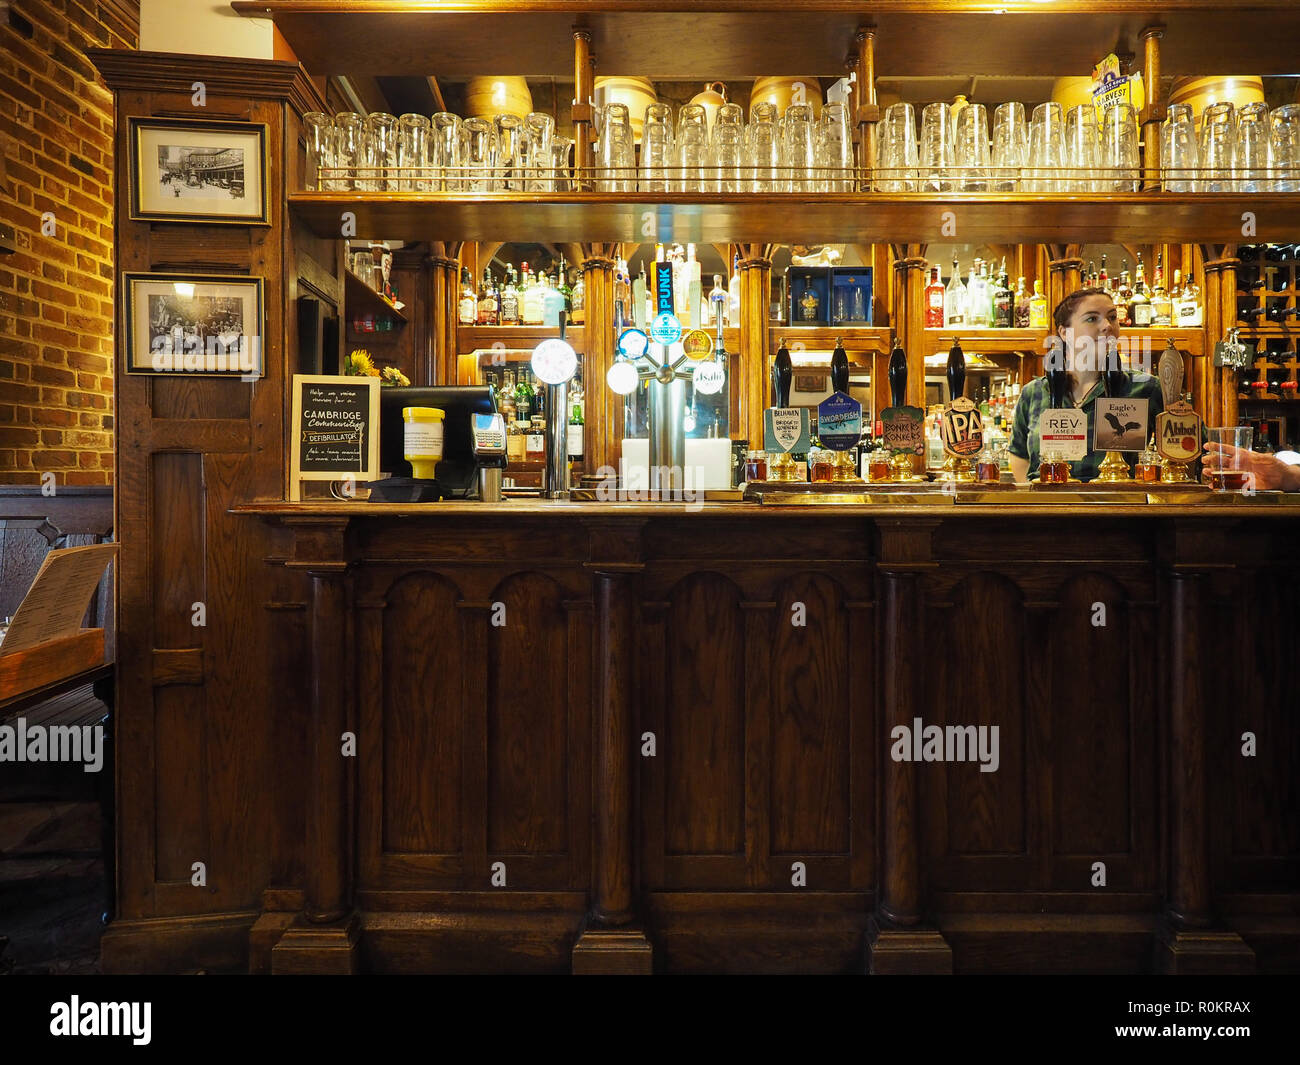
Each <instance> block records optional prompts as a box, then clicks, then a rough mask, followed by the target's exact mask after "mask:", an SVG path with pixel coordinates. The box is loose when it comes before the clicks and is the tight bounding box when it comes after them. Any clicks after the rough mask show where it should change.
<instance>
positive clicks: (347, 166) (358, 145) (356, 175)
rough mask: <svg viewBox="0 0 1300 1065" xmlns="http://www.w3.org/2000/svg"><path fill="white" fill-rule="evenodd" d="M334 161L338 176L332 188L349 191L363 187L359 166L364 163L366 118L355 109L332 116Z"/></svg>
mask: <svg viewBox="0 0 1300 1065" xmlns="http://www.w3.org/2000/svg"><path fill="white" fill-rule="evenodd" d="M334 162H335V165H336V166H337V167H338V176H337V177H336V178H335V179H334V183H333V185H334V189H335V191H340V192H350V191H352V190H353V189H365V188H368V187H369V186H367V185H364V184H362V178H361V168H362V167H363V166H365V165H366V120H365V118H364V117H363V116H361V115H359V114H357V113H356V112H355V111H340V112H339V113H338V114H337V115H335V116H334Z"/></svg>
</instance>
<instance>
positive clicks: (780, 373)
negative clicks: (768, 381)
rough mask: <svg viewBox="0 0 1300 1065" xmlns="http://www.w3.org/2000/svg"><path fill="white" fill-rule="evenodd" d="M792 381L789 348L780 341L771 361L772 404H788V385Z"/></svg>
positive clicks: (783, 405) (792, 368) (792, 365)
mask: <svg viewBox="0 0 1300 1065" xmlns="http://www.w3.org/2000/svg"><path fill="white" fill-rule="evenodd" d="M793 383H794V362H793V361H792V360H791V358H790V349H789V348H787V347H786V346H785V341H784V340H783V341H781V346H780V348H778V349H777V352H776V359H775V361H773V363H772V403H773V406H776V407H781V408H783V409H784V408H785V407H788V406H790V386H791V385H792V384H793Z"/></svg>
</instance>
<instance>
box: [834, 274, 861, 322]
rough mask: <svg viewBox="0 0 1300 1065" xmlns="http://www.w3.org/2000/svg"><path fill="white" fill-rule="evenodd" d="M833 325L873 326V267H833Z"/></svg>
mask: <svg viewBox="0 0 1300 1065" xmlns="http://www.w3.org/2000/svg"><path fill="white" fill-rule="evenodd" d="M828 313H829V314H830V324H831V325H870V324H871V267H869V266H833V267H831V306H830V311H829V312H828Z"/></svg>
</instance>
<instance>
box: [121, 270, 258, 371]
mask: <svg viewBox="0 0 1300 1065" xmlns="http://www.w3.org/2000/svg"><path fill="white" fill-rule="evenodd" d="M122 293H123V313H124V318H125V322H124V324H125V326H126V329H125V340H124V344H125V349H124V358H123V367H124V369H125V372H126V373H128V374H147V375H150V376H155V377H172V376H203V377H239V378H247V379H254V378H260V377H264V376H265V375H266V359H265V345H264V344H263V330H264V328H265V324H266V314H265V305H264V302H263V300H264V283H263V279H262V278H260V277H251V276H249V275H247V274H174V273H158V274H153V273H123V275H122Z"/></svg>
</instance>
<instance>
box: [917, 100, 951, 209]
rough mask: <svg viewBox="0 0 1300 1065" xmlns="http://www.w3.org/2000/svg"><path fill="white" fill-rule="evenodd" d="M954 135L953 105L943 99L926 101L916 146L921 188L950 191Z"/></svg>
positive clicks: (926, 190) (924, 190)
mask: <svg viewBox="0 0 1300 1065" xmlns="http://www.w3.org/2000/svg"><path fill="white" fill-rule="evenodd" d="M954 136H955V130H954V129H953V120H952V108H951V107H950V106H949V105H948V104H946V103H933V104H926V105H925V110H923V111H922V112H921V139H920V144H919V148H918V151H919V154H920V170H921V191H923V192H952V188H953V162H954V157H953V140H954Z"/></svg>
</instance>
